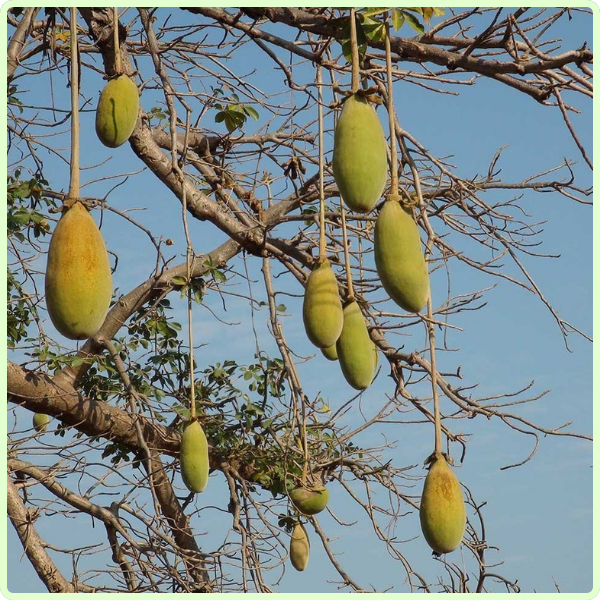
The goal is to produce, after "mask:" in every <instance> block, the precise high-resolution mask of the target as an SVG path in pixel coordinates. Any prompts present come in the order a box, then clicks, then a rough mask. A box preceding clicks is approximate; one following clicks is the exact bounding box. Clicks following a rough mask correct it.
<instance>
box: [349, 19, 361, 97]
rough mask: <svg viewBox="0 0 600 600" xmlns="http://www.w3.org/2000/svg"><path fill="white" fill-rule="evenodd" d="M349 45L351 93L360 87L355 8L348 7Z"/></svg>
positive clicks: (354, 92)
mask: <svg viewBox="0 0 600 600" xmlns="http://www.w3.org/2000/svg"><path fill="white" fill-rule="evenodd" d="M350 47H351V49H352V93H353V94H356V92H358V89H359V88H360V69H359V64H358V62H359V57H358V40H357V37H356V9H354V8H351V9H350Z"/></svg>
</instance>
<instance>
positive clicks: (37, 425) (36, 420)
mask: <svg viewBox="0 0 600 600" xmlns="http://www.w3.org/2000/svg"><path fill="white" fill-rule="evenodd" d="M49 423H50V417H49V416H48V415H46V414H44V413H34V415H33V428H34V429H35V430H36V431H37V432H38V433H41V432H42V431H46V429H47V427H48V424H49Z"/></svg>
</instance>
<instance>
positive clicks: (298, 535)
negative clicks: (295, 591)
mask: <svg viewBox="0 0 600 600" xmlns="http://www.w3.org/2000/svg"><path fill="white" fill-rule="evenodd" d="M309 553H310V542H309V540H308V534H307V533H306V529H304V525H302V523H296V525H294V529H293V531H292V539H291V541H290V560H291V561H292V565H293V566H294V569H296V571H304V569H306V565H308V557H309Z"/></svg>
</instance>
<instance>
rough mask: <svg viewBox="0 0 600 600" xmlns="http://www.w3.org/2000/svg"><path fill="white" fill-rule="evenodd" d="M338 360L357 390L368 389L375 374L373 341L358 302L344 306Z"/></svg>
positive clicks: (348, 379) (347, 379) (338, 343)
mask: <svg viewBox="0 0 600 600" xmlns="http://www.w3.org/2000/svg"><path fill="white" fill-rule="evenodd" d="M336 347H337V353H338V360H339V361H340V367H341V368H342V373H343V375H344V378H345V379H346V381H347V382H348V383H349V384H350V385H351V386H352V387H353V388H354V389H355V390H366V389H367V388H368V387H369V386H370V385H371V381H373V376H374V375H375V361H376V355H374V354H373V342H372V341H371V338H370V337H369V332H368V330H367V326H366V324H365V319H364V317H363V315H362V312H361V310H360V307H359V306H358V303H357V302H356V301H355V300H353V301H352V302H350V303H349V304H347V305H346V306H345V307H344V327H343V328H342V333H341V334H340V337H339V339H338V341H337V344H336Z"/></svg>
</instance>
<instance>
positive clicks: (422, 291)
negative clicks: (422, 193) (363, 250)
mask: <svg viewBox="0 0 600 600" xmlns="http://www.w3.org/2000/svg"><path fill="white" fill-rule="evenodd" d="M374 244H375V265H376V267H377V273H378V274H379V278H380V279H381V283H382V284H383V287H384V289H385V291H386V292H387V293H388V295H389V297H390V298H391V299H392V300H393V301H394V302H395V303H396V304H398V306H400V307H401V308H403V309H404V310H406V311H409V312H419V311H421V310H422V308H423V307H424V306H425V303H426V302H427V298H428V297H429V273H428V271H427V264H426V262H425V258H424V256H423V250H422V249H421V238H420V236H419V228H418V227H417V224H416V223H415V221H414V219H413V218H412V215H411V213H410V212H409V211H408V210H406V209H405V208H403V207H402V206H401V205H400V202H399V197H393V196H388V199H387V200H386V201H385V203H384V205H383V208H382V209H381V212H380V213H379V217H378V218H377V223H376V224H375V240H374Z"/></svg>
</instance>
